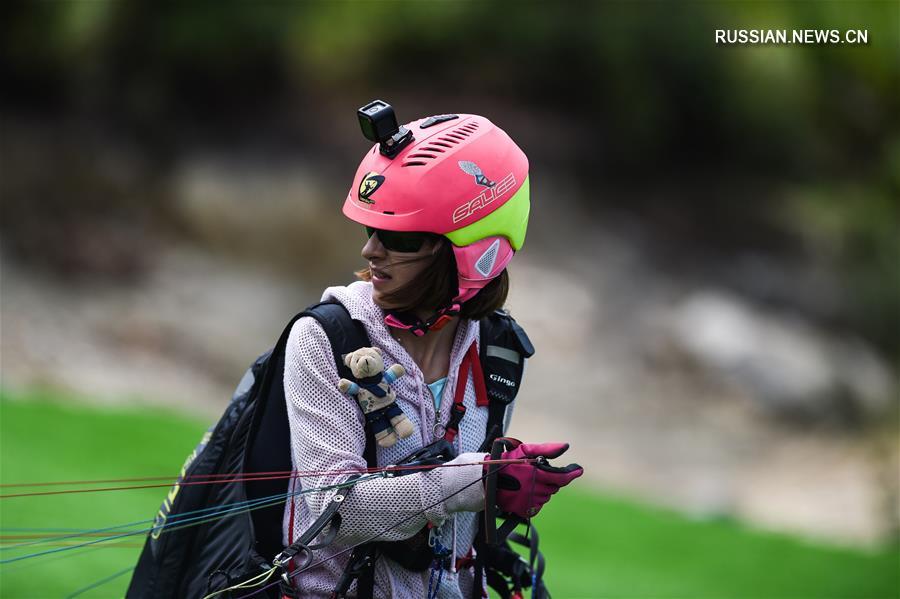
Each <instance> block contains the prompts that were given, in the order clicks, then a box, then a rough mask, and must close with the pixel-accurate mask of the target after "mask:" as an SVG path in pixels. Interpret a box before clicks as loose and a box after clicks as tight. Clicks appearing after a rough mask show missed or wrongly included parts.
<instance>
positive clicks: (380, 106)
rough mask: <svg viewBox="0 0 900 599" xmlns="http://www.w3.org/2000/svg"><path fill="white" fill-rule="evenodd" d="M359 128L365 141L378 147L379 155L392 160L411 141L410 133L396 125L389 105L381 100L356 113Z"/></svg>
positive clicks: (395, 119)
mask: <svg viewBox="0 0 900 599" xmlns="http://www.w3.org/2000/svg"><path fill="white" fill-rule="evenodd" d="M356 116H357V117H359V126H360V128H361V129H362V132H363V135H365V136H366V139H369V140H371V141H374V142H375V143H377V144H378V145H379V149H380V151H381V153H382V154H383V155H385V156H387V157H388V158H393V157H394V156H396V155H397V153H398V152H399V151H400V150H402V149H403V148H404V147H406V146H407V145H409V144H410V143H411V142H412V141H413V139H414V138H413V135H412V131H410V130H409V129H407V128H406V127H400V126H398V125H397V117H396V116H395V115H394V109H393V108H392V107H391V105H390V104H388V103H387V102H384V101H382V100H374V101H372V102H369V103H368V104H366V105H365V106H363V107H362V108H360V109H359V110H357V111H356Z"/></svg>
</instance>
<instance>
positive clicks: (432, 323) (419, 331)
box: [384, 301, 462, 337]
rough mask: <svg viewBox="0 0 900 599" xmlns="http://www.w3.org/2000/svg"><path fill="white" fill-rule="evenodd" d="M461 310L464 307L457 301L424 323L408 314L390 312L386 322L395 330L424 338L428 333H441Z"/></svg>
mask: <svg viewBox="0 0 900 599" xmlns="http://www.w3.org/2000/svg"><path fill="white" fill-rule="evenodd" d="M461 309H462V305H461V304H460V303H459V302H456V301H455V302H453V303H452V304H450V305H449V306H446V307H444V308H441V309H440V310H438V311H437V312H435V313H434V315H433V316H431V317H430V318H429V319H428V320H424V321H423V320H421V319H419V318H417V317H416V316H415V315H413V314H409V313H406V312H403V313H401V312H389V313H388V314H387V316H385V317H384V322H385V324H386V325H388V326H390V327H394V328H395V329H405V330H407V331H410V332H411V333H412V334H413V335H415V336H416V337H424V336H425V333H427V332H428V331H440V330H441V329H442V328H444V326H446V325H447V323H448V322H450V321H451V320H452V319H453V317H454V316H457V315H459V311H460V310H461Z"/></svg>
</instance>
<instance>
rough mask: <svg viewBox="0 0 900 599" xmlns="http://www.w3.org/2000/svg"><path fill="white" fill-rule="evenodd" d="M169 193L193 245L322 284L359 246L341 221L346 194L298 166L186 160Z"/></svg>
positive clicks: (357, 235) (356, 234)
mask: <svg viewBox="0 0 900 599" xmlns="http://www.w3.org/2000/svg"><path fill="white" fill-rule="evenodd" d="M349 183H350V181H349V178H348V181H347V184H348V185H349ZM332 185H333V184H332ZM172 189H173V194H174V196H175V199H174V203H175V208H174V209H175V212H176V214H177V216H178V218H179V219H180V220H181V222H182V224H183V225H184V227H185V228H186V229H187V230H188V231H189V234H190V235H191V236H192V237H194V238H195V239H196V240H197V241H198V242H200V243H202V244H203V245H205V246H207V247H209V248H210V249H211V250H213V251H216V252H219V253H223V254H226V255H231V256H238V257H241V258H244V259H247V260H248V261H254V262H256V263H258V264H264V265H268V266H272V267H276V268H277V269H279V270H281V271H282V272H294V273H298V274H300V275H302V276H304V277H306V278H309V277H312V278H314V279H315V280H317V281H319V282H322V283H325V282H327V280H329V279H333V278H334V276H335V273H336V272H340V271H341V270H342V268H341V267H345V266H346V264H348V263H352V260H353V257H354V256H358V255H359V250H360V248H361V247H362V245H363V243H364V241H365V239H364V236H363V234H362V232H361V228H358V227H355V226H354V225H353V223H350V222H349V221H348V220H347V219H346V218H344V216H343V215H342V214H341V210H340V208H341V206H342V205H343V202H344V198H345V197H346V193H347V190H346V189H344V188H343V187H341V188H340V191H337V190H336V189H335V188H333V187H332V188H328V187H327V185H326V184H325V183H324V182H323V180H322V178H320V176H319V175H318V174H317V173H316V172H315V171H314V170H313V169H312V168H311V167H309V166H307V165H306V164H305V163H303V162H302V161H300V160H289V159H281V160H280V161H273V160H265V158H264V157H261V156H257V157H255V158H239V157H222V156H204V157H194V158H188V159H185V160H184V161H183V162H182V164H181V166H180V168H179V170H178V172H177V173H176V174H175V175H174V178H173V184H172ZM348 240H350V241H349V242H348ZM346 278H348V279H352V273H350V272H347V273H346Z"/></svg>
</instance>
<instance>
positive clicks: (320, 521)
mask: <svg viewBox="0 0 900 599" xmlns="http://www.w3.org/2000/svg"><path fill="white" fill-rule="evenodd" d="M357 478H359V475H358V474H355V475H353V476H350V477H349V478H348V479H347V483H348V486H345V487H342V488H341V489H339V490H338V491H337V493H335V494H334V496H333V497H332V498H331V501H330V502H329V503H328V506H327V507H326V508H325V509H324V510H323V511H322V513H321V514H320V515H319V517H318V518H316V521H315V522H313V523H312V524H311V525H310V527H309V528H308V529H306V532H304V533H303V534H302V535H300V537H299V538H298V539H297V540H296V541H294V542H293V543H291V544H290V545H288V546H287V547H285V548H284V550H282V551H281V553H279V554H278V555H276V556H275V558H274V559H273V560H272V565H273V566H275V567H276V568H278V569H280V570H281V590H282V595H283V596H286V597H293V596H294V595H295V590H294V589H295V587H294V584H293V582H292V580H291V578H293V577H294V576H296V572H302V571H303V570H304V569H305V568H306V567H307V566H309V563H310V562H311V561H312V557H313V551H315V550H317V549H322V548H323V547H327V546H328V545H330V544H331V543H333V542H334V539H335V538H336V537H337V535H338V532H339V531H340V528H341V514H340V513H339V512H338V510H339V509H340V507H341V505H342V504H343V503H344V500H345V499H346V498H347V495H348V494H349V493H350V491H351V490H352V488H353V487H352V485H350V484H349V483H352V481H354V480H356V479H357ZM326 527H327V528H328V531H327V532H326V533H325V534H324V535H322V538H321V539H319V542H318V543H316V544H315V545H310V544H309V543H310V542H311V541H313V540H314V539H316V538H317V537H319V535H320V533H321V532H322V531H323V530H325V528H326ZM298 560H299V563H298ZM291 565H292V566H293V570H294V572H295V573H293V574H292V573H291V571H290V566H291Z"/></svg>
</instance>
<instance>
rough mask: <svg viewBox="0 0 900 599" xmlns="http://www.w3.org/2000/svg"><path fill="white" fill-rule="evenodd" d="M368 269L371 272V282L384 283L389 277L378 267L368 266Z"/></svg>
mask: <svg viewBox="0 0 900 599" xmlns="http://www.w3.org/2000/svg"><path fill="white" fill-rule="evenodd" d="M369 270H370V271H371V273H372V282H373V283H376V282H377V283H384V282H385V281H388V280H389V279H390V278H391V277H389V276H388V275H386V274H385V273H384V272H383V271H380V270H378V269H375V268H371V267H370V268H369Z"/></svg>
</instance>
